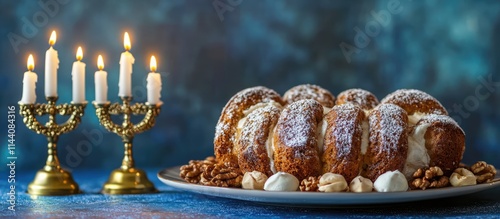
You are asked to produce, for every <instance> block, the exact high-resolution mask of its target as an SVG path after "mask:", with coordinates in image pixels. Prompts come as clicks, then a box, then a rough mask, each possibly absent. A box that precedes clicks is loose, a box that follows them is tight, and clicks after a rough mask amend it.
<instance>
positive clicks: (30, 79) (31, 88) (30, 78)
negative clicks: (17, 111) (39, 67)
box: [21, 54, 38, 104]
mask: <svg viewBox="0 0 500 219" xmlns="http://www.w3.org/2000/svg"><path fill="white" fill-rule="evenodd" d="M34 68H35V62H34V61H33V56H32V55H31V54H30V56H29V57H28V71H27V72H24V78H23V97H22V98H21V103H24V104H34V103H35V102H36V92H35V88H36V82H37V80H38V76H37V75H36V73H35V72H31V71H33V69H34Z"/></svg>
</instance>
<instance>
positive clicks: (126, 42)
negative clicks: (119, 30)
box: [123, 32, 132, 51]
mask: <svg viewBox="0 0 500 219" xmlns="http://www.w3.org/2000/svg"><path fill="white" fill-rule="evenodd" d="M123 47H125V50H127V51H129V50H130V48H131V47H132V46H131V45H130V37H129V36H128V33H127V32H125V35H124V36H123Z"/></svg>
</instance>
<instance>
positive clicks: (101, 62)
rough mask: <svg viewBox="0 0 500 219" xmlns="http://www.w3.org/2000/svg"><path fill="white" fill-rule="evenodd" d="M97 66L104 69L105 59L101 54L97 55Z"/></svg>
mask: <svg viewBox="0 0 500 219" xmlns="http://www.w3.org/2000/svg"><path fill="white" fill-rule="evenodd" d="M97 68H99V71H101V70H102V69H104V61H103V60H102V56H101V55H99V57H97Z"/></svg>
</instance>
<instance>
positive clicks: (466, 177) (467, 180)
mask: <svg viewBox="0 0 500 219" xmlns="http://www.w3.org/2000/svg"><path fill="white" fill-rule="evenodd" d="M450 183H451V185H452V186H470V185H476V183H477V182H476V176H475V175H474V173H472V172H471V171H469V170H467V169H465V168H458V169H456V170H455V172H453V173H452V174H451V176H450Z"/></svg>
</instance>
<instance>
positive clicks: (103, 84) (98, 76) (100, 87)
mask: <svg viewBox="0 0 500 219" xmlns="http://www.w3.org/2000/svg"><path fill="white" fill-rule="evenodd" d="M97 67H98V68H99V71H96V72H95V75H94V79H95V102H96V103H99V104H103V103H107V102H108V82H107V77H108V73H107V72H105V71H103V70H102V69H104V61H103V60H102V56H101V55H99V57H98V58H97Z"/></svg>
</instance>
